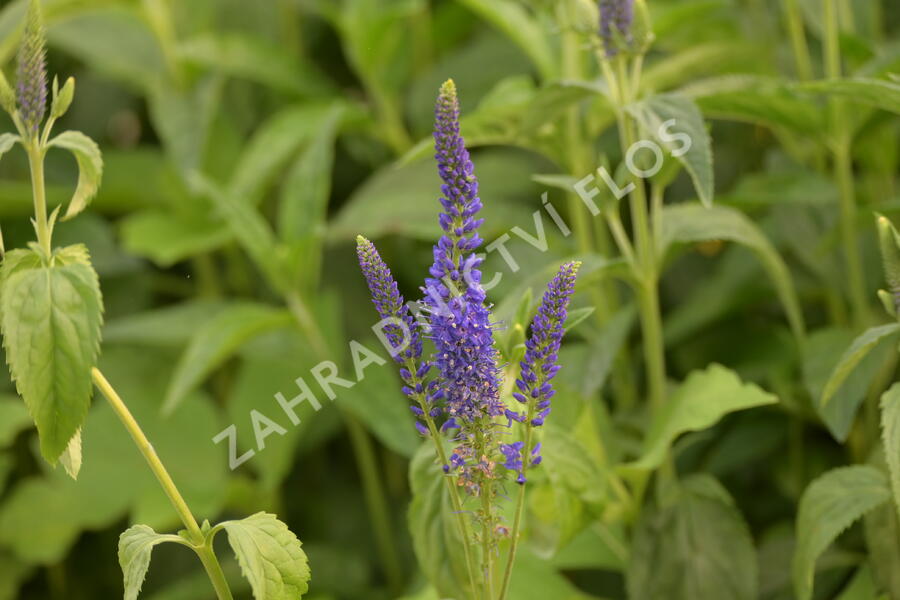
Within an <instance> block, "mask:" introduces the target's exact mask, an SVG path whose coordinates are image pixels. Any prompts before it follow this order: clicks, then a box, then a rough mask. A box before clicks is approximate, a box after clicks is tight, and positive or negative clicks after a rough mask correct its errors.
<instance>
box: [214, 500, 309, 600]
mask: <svg viewBox="0 0 900 600" xmlns="http://www.w3.org/2000/svg"><path fill="white" fill-rule="evenodd" d="M219 529H224V530H225V532H226V533H227V534H228V542H229V543H230V544H231V548H232V549H233V550H234V553H235V555H236V556H237V559H238V562H239V563H240V565H241V571H242V572H243V573H244V577H246V578H247V580H248V581H250V586H251V587H252V588H253V597H254V598H255V599H256V600H299V599H300V598H301V596H302V595H303V594H305V593H306V591H307V590H308V589H309V585H308V582H309V578H310V572H309V565H308V564H307V559H306V554H305V553H304V552H303V548H302V547H301V546H302V544H301V543H300V540H299V539H297V536H295V535H294V534H293V533H291V531H290V529H288V528H287V525H285V524H284V523H282V522H281V521H279V520H278V519H277V518H276V517H275V515H271V514H268V513H262V512H260V513H256V514H255V515H253V516H250V517H247V518H246V519H242V520H240V521H226V522H225V523H221V524H219V525H217V526H216V527H215V528H214V530H213V531H217V530H219Z"/></svg>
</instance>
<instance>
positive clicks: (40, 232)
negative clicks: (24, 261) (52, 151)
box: [25, 139, 52, 258]
mask: <svg viewBox="0 0 900 600" xmlns="http://www.w3.org/2000/svg"><path fill="white" fill-rule="evenodd" d="M25 144H26V146H25V149H26V151H27V152H28V166H29V167H30V169H31V189H32V194H33V196H34V226H35V230H36V231H37V242H38V245H39V246H40V247H41V250H42V251H43V252H44V254H45V255H46V256H47V257H48V258H49V257H50V253H51V250H52V246H51V242H50V226H49V223H48V222H47V197H46V194H45V192H44V151H43V150H42V149H41V148H39V147H38V142H37V140H36V139H33V140H31V141H26V142H25Z"/></svg>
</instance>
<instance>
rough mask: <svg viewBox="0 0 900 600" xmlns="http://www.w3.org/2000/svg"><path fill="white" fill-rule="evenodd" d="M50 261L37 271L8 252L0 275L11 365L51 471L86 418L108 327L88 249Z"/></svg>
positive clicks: (24, 255)
mask: <svg viewBox="0 0 900 600" xmlns="http://www.w3.org/2000/svg"><path fill="white" fill-rule="evenodd" d="M53 261H54V265H53V266H50V267H47V266H42V265H41V266H38V265H37V264H36V261H35V256H34V254H33V253H30V252H25V251H18V252H16V253H15V254H14V253H12V252H10V253H9V254H7V256H6V259H5V260H4V262H3V268H2V272H0V276H2V283H3V287H2V291H0V310H2V325H3V343H4V348H5V349H6V359H7V362H8V363H9V365H10V370H11V371H12V375H13V378H14V379H15V381H16V388H17V389H18V391H19V393H20V394H21V395H22V397H23V398H24V399H25V404H26V405H27V406H28V409H29V411H30V412H31V416H32V418H33V419H34V421H35V424H36V425H37V428H38V433H39V434H40V438H41V453H42V454H43V456H44V458H45V459H46V460H47V461H48V462H49V463H50V464H56V461H57V460H58V459H59V456H60V455H61V454H62V453H63V452H64V451H65V450H66V447H67V446H68V444H69V440H71V439H72V436H74V435H75V432H76V431H78V429H79V428H80V427H81V426H82V424H83V423H84V419H85V416H86V415H87V411H88V406H89V405H90V400H91V392H92V384H91V368H92V367H93V366H94V365H95V364H96V362H97V355H98V353H99V350H100V325H101V322H102V319H103V303H102V300H101V297H100V286H99V283H98V281H97V274H96V273H95V272H94V269H93V268H92V267H91V264H90V259H89V258H88V253H87V249H86V248H85V247H84V246H81V245H78V246H68V247H66V248H63V249H60V250H57V251H56V252H55V253H54V258H53Z"/></svg>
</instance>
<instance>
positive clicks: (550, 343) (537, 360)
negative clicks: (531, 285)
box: [502, 262, 581, 483]
mask: <svg viewBox="0 0 900 600" xmlns="http://www.w3.org/2000/svg"><path fill="white" fill-rule="evenodd" d="M580 266H581V263H580V262H568V263H566V264H564V265H563V266H562V267H560V269H559V272H558V273H557V274H556V277H554V278H553V279H552V280H551V281H550V283H549V284H548V285H547V291H546V292H544V297H543V300H542V301H541V306H540V308H539V309H538V312H537V314H536V315H535V317H534V320H533V321H532V322H531V337H529V338H528V340H527V341H526V342H525V356H524V358H523V359H522V362H521V364H520V366H521V367H522V371H521V374H520V375H519V378H518V379H517V380H516V387H517V388H518V391H516V392H513V397H514V398H515V399H516V400H518V401H519V403H520V404H522V405H523V407H524V409H525V410H524V412H518V411H514V410H512V409H507V410H506V416H507V418H509V419H510V421H518V422H519V423H525V422H527V423H528V424H529V425H530V426H532V427H540V426H541V425H543V424H544V420H545V419H546V418H547V415H549V414H550V408H551V407H550V399H551V398H552V397H553V395H554V393H555V390H554V389H553V385H552V384H551V383H550V381H551V380H552V379H553V377H554V376H556V374H557V373H558V372H559V369H560V366H559V365H558V364H557V361H558V359H559V347H560V344H561V343H562V338H563V334H564V333H565V322H566V316H567V314H568V313H567V310H568V305H569V299H570V298H571V296H572V293H573V292H574V291H575V277H576V275H577V273H578V268H579V267H580ZM517 444H519V442H516V443H515V444H507V445H505V447H504V448H503V449H502V451H503V453H504V454H505V455H507V457H508V456H509V454H508V452H511V448H512V447H515V448H516V451H517V452H522V451H523V450H524V451H526V452H530V453H531V458H530V463H531V464H532V465H537V464H540V462H541V455H540V444H537V445H536V446H535V447H534V448H523V446H521V445H518V446H517ZM510 465H512V466H510ZM514 467H517V468H516V469H515V470H517V471H518V473H519V477H518V481H519V482H520V483H524V481H525V477H524V466H523V461H522V460H521V459H519V460H518V461H517V462H510V461H507V468H514Z"/></svg>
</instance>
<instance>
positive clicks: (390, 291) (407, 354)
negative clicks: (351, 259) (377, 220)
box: [356, 235, 440, 435]
mask: <svg viewBox="0 0 900 600" xmlns="http://www.w3.org/2000/svg"><path fill="white" fill-rule="evenodd" d="M356 254H357V257H358V258H359V266H360V267H361V268H362V272H363V275H364V276H365V278H366V284H367V285H368V286H369V292H370V293H371V295H372V303H373V304H374V305H375V310H377V311H378V315H379V316H380V317H381V318H382V319H383V320H385V321H386V322H385V324H384V326H383V328H382V331H383V332H384V335H385V338H387V340H388V342H389V343H390V345H391V347H392V348H395V349H397V350H399V351H398V352H397V353H396V354H395V355H394V360H396V361H397V362H398V363H400V365H401V368H400V376H401V377H402V378H403V383H404V387H403V393H404V394H406V396H407V397H408V398H409V399H410V400H413V401H415V402H416V404H413V405H411V407H410V408H411V409H412V411H413V412H414V413H415V414H416V416H417V417H419V418H420V419H421V418H423V417H424V415H425V409H426V408H428V409H429V412H431V413H432V414H431V416H432V417H436V416H439V415H440V409H438V408H429V406H430V404H431V403H430V396H429V395H428V394H427V393H426V390H425V386H424V383H423V381H424V379H425V376H426V375H427V374H428V370H429V369H430V368H431V363H429V362H428V361H424V362H422V363H421V364H419V359H420V358H421V357H422V336H421V333H420V331H419V328H418V326H417V325H416V322H415V319H414V318H413V315H412V313H411V312H410V311H409V308H408V307H407V306H406V303H405V302H404V301H403V296H402V295H400V290H399V289H398V287H397V282H396V281H395V280H394V276H393V275H391V270H390V269H389V268H388V266H387V265H386V264H385V262H384V260H382V258H381V255H380V254H378V250H377V249H376V248H375V244H373V243H372V242H370V241H369V240H367V239H366V238H364V237H363V236H361V235H360V236H357V237H356ZM416 429H418V430H419V432H420V433H422V434H423V435H425V434H427V433H428V428H427V427H426V426H425V425H424V424H423V423H422V421H421V420H418V419H417V420H416Z"/></svg>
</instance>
